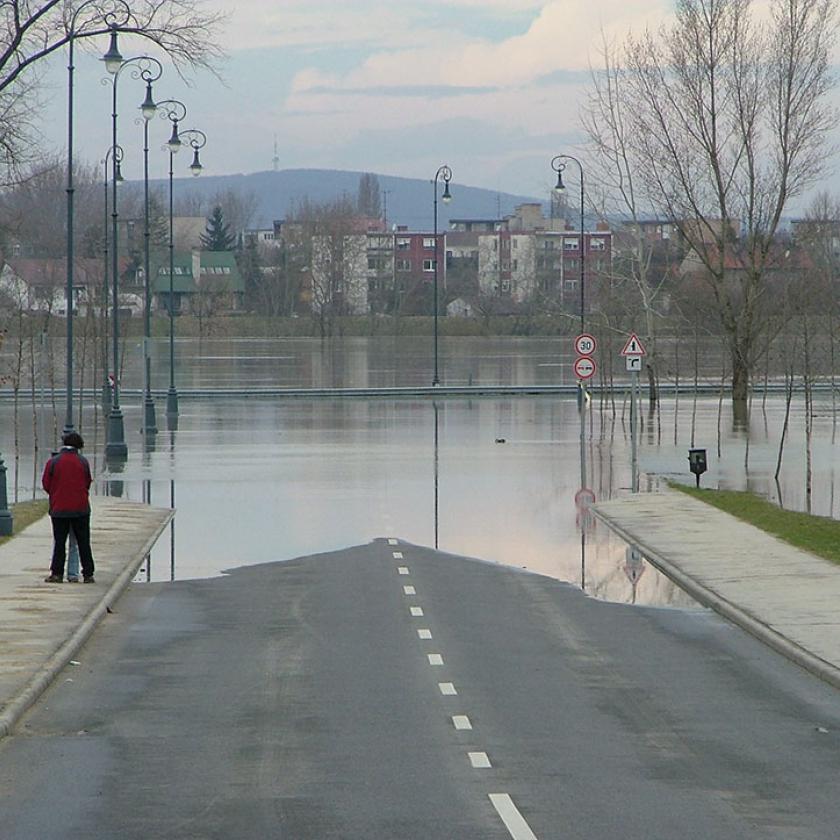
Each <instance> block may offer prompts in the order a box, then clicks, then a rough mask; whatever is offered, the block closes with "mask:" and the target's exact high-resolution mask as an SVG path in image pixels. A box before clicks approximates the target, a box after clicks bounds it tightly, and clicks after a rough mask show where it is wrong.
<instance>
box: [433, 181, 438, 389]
mask: <svg viewBox="0 0 840 840" xmlns="http://www.w3.org/2000/svg"><path fill="white" fill-rule="evenodd" d="M437 179H438V176H437V175H435V186H434V190H435V198H434V219H435V222H434V228H435V231H434V237H435V264H434V267H435V304H434V312H433V315H434V330H435V375H434V377H433V378H432V385H440V377H439V376H438V260H437V255H438V241H437Z"/></svg>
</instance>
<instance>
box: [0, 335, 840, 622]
mask: <svg viewBox="0 0 840 840" xmlns="http://www.w3.org/2000/svg"><path fill="white" fill-rule="evenodd" d="M316 344H317V347H316V348H314V349H312V352H311V355H310V357H309V358H308V362H307V364H306V365H303V366H304V367H307V368H308V369H309V370H310V371H311V370H313V369H314V368H315V367H316V366H317V364H316V363H317V360H319V359H320V360H322V362H323V363H324V364H325V365H326V366H327V368H329V370H327V369H326V368H324V369H322V370H320V372H318V373H317V375H315V374H313V375H312V377H311V378H310V379H309V380H308V381H310V382H311V383H312V384H319V385H324V384H327V385H329V384H343V385H348V386H350V385H352V386H361V385H364V384H376V385H380V384H386V385H387V384H395V383H396V384H405V381H406V378H408V379H412V378H414V377H415V374H416V377H417V378H418V379H419V378H420V365H419V364H417V365H415V368H413V370H414V371H415V372H414V373H413V374H411V376H409V377H406V376H405V375H404V372H403V373H398V372H397V371H398V368H400V364H401V363H400V362H399V360H398V359H397V360H395V359H391V360H390V362H391V364H390V368H389V367H388V362H389V357H388V354H387V353H386V352H384V351H382V352H378V353H372V352H371V351H370V348H367V347H364V346H361V345H359V342H358V340H353V341H351V342H350V345H351V346H350V348H349V350H348V352H347V354H346V355H343V356H342V355H340V354H339V353H338V352H337V350H336V349H335V348H333V349H332V350H330V351H329V352H326V351H324V350H323V347H322V345H320V343H316ZM282 345H283V343H282V342H264V343H261V344H260V345H259V346H260V348H261V351H260V352H259V353H255V352H254V345H253V344H251V343H244V344H235V345H231V344H230V343H229V342H225V343H223V346H218V347H212V346H209V345H208V344H207V342H205V343H204V344H203V346H202V347H201V348H200V349H199V348H198V346H197V345H196V346H192V345H186V344H182V345H181V346H180V347H179V353H180V356H181V364H182V367H183V370H182V376H181V377H180V378H179V383H180V384H181V387H183V388H187V387H190V386H196V385H197V384H199V383H200V384H201V385H202V387H205V386H208V385H210V386H212V385H216V386H217V387H226V386H229V385H231V384H232V383H234V382H235V383H236V384H237V385H238V386H243V385H252V386H257V385H258V383H264V382H266V381H268V380H271V381H272V382H276V381H277V377H278V374H277V371H278V369H280V368H282V367H283V365H285V364H287V363H288V364H291V365H292V368H293V369H294V371H295V372H294V374H293V375H290V376H288V377H285V379H288V384H294V385H296V386H299V385H301V384H305V383H304V382H302V381H301V380H302V379H303V378H304V377H302V375H301V373H300V370H301V366H302V364H303V363H302V362H301V359H300V354H299V352H298V350H299V348H298V350H295V349H294V348H292V350H289V351H288V352H284V350H283V346H282ZM500 347H502V345H500V344H499V342H498V341H496V340H493V341H489V342H488V343H487V345H486V346H485V347H484V350H485V351H486V356H484V357H482V356H481V353H480V342H477V340H469V341H468V342H466V343H465V345H464V352H463V353H462V355H461V356H460V357H457V358H455V359H452V358H450V359H449V360H448V362H449V367H450V369H452V368H456V367H458V365H460V368H459V369H461V370H462V371H464V372H465V376H464V377H463V378H464V379H465V380H466V378H467V376H466V371H467V370H468V369H470V370H474V371H475V375H476V376H482V378H483V381H487V379H488V378H497V379H501V380H502V381H505V380H509V381H510V382H511V384H523V383H527V382H528V381H536V382H540V383H541V384H550V383H551V382H557V381H560V379H559V377H560V374H561V372H562V371H563V370H564V369H565V367H562V366H561V367H557V366H552V364H553V363H552V362H551V361H550V359H551V358H552V349H553V347H554V345H552V344H550V343H546V342H535V343H534V344H533V345H532V346H529V347H526V348H524V349H525V350H526V351H527V352H523V354H522V356H521V357H516V356H515V355H512V354H511V352H510V351H511V350H516V349H519V350H523V346H522V345H521V343H517V344H516V346H515V347H511V346H510V345H508V346H507V351H505V352H501V351H500ZM380 351H381V347H380ZM325 353H326V356H325V355H324V354H325ZM450 355H451V354H450ZM290 359H291V360H292V362H289V360H290ZM324 359H326V361H324ZM479 362H481V364H483V365H484V366H485V367H484V368H482V366H481V364H479ZM517 365H518V367H517ZM487 366H490V367H493V369H494V373H493V376H492V377H491V376H490V374H489V373H488V372H487ZM159 367H160V366H159ZM336 370H341V371H342V373H341V375H337V374H336V373H335V371H336ZM360 370H361V371H362V372H361V373H360V372H359V371H360ZM482 371H483V374H482ZM499 371H501V374H500V373H499ZM511 371H513V372H512V373H511ZM161 372H162V373H165V370H162V371H161ZM508 374H510V375H508ZM529 377H531V379H529ZM280 379H284V377H283V376H280ZM327 380H333V382H332V383H331V382H330V381H327ZM423 384H425V383H423ZM135 403H137V404H135ZM180 408H181V414H180V416H179V422H178V429H177V431H172V432H168V431H165V428H166V421H165V417H164V416H163V411H164V402H163V401H162V400H158V424H159V426H161V427H162V431H161V432H160V433H159V434H158V435H157V436H156V438H155V440H154V442H153V444H151V445H150V446H149V447H148V448H144V443H143V439H142V437H141V435H140V434H139V427H140V422H141V417H140V405H139V401H137V400H134V401H133V402H131V401H127V400H125V399H124V400H123V411H124V413H125V428H126V438H127V442H128V446H129V460H128V462H127V463H126V464H125V465H124V467H123V469H122V471H121V472H119V473H116V472H110V471H109V470H108V467H107V465H106V464H105V463H104V462H103V461H102V455H101V452H102V448H103V440H102V432H101V429H99V427H97V428H96V430H94V427H93V426H92V424H89V428H85V429H83V431H84V433H85V436H86V439H87V442H88V450H87V451H88V455H89V457H90V458H91V461H92V463H93V466H94V469H95V473H96V475H97V477H98V478H99V479H100V482H99V492H103V493H113V494H122V495H123V496H124V497H126V498H129V499H132V500H138V501H150V502H151V503H152V504H154V505H160V506H170V505H174V506H175V507H176V508H177V511H178V513H177V516H176V520H175V524H174V527H173V533H172V534H169V533H168V534H167V535H166V536H164V537H162V538H161V540H160V541H159V543H158V545H157V547H156V549H155V551H154V553H153V555H152V558H151V564H150V568H149V569H148V570H144V572H143V574H142V579H149V580H152V581H163V580H170V579H173V578H177V579H184V578H200V577H208V576H214V575H218V574H220V573H221V572H222V571H223V570H225V569H230V568H233V567H237V566H241V565H253V564H258V563H265V562H270V561H275V560H288V559H292V558H295V557H298V556H304V555H310V554H313V553H317V552H325V551H335V550H338V549H342V548H345V547H348V546H352V545H359V544H365V543H367V542H370V541H371V540H373V539H376V538H379V537H385V536H392V537H398V538H400V539H403V540H406V541H409V542H412V543H415V544H418V545H423V546H431V547H437V548H439V549H440V550H442V551H447V552H452V553H457V554H463V555H467V556H472V557H478V558H482V559H485V560H489V561H492V562H498V563H502V564H506V565H510V566H516V567H520V568H526V569H529V570H532V571H535V572H538V573H540V574H545V575H549V576H551V577H555V578H558V579H560V580H563V581H567V582H569V583H572V584H574V585H577V586H583V587H584V589H585V590H586V592H588V593H589V594H591V595H594V596H597V597H599V598H604V599H607V600H613V601H619V602H626V603H631V602H635V603H644V604H656V605H674V606H687V605H689V604H690V600H689V599H688V598H687V596H685V595H684V594H682V593H681V592H680V591H679V590H678V589H676V588H675V587H674V586H673V585H672V584H671V583H670V582H669V581H668V580H667V579H665V578H663V577H662V576H661V575H659V574H658V573H656V571H655V570H654V569H653V568H651V567H650V566H649V565H648V564H647V563H646V562H645V561H644V560H643V559H640V558H638V557H637V556H636V555H634V554H633V553H632V552H630V551H628V550H627V549H628V547H627V546H626V545H625V544H623V543H622V542H621V541H620V540H618V539H615V538H612V537H611V536H610V535H609V534H608V533H606V531H605V528H604V526H603V525H602V524H599V523H595V522H594V521H593V520H592V518H591V516H590V515H589V514H587V512H586V511H585V510H584V509H583V508H585V504H584V505H581V504H580V503H577V504H576V499H577V500H578V502H579V501H580V496H579V495H578V494H579V491H580V490H581V465H580V439H579V434H580V421H579V415H578V410H577V404H576V400H575V399H574V398H568V397H517V398H511V399H482V400H466V399H443V400H435V401H433V400H431V399H418V400H399V401H393V400H383V399H321V400H301V399H294V400H292V399H283V398H272V399H258V400H257V399H254V400H237V401H234V400H226V399H221V398H217V399H202V400H190V399H182V400H181V406H180ZM815 409H816V417H815V426H814V437H813V443H812V463H813V465H814V466H813V477H812V492H811V494H810V500H811V508H812V511H813V512H814V513H819V514H823V515H836V513H837V506H836V502H835V495H836V494H835V483H836V479H835V475H836V455H835V447H834V445H833V442H832V441H833V437H834V435H835V433H836V423H835V417H834V414H833V412H832V410H831V409H832V406H831V401H830V398H825V399H824V400H823V402H822V403H819V402H818V403H817V405H816V407H815ZM784 411H785V406H784V399H783V397H781V396H777V397H769V398H768V399H767V400H766V402H762V401H759V400H755V401H754V404H753V411H752V421H751V424H750V428H749V430H743V429H737V428H733V423H732V419H731V415H730V411H729V407H728V405H727V403H726V401H724V402H723V404H722V407H721V404H720V401H719V399H718V398H716V397H710V396H705V397H701V398H697V399H694V398H693V397H691V396H685V395H682V396H680V398H679V399H675V398H674V397H670V398H668V399H666V400H664V401H663V403H662V405H661V407H660V410H659V412H658V413H657V414H655V415H652V416H648V415H646V416H644V417H643V424H642V428H641V433H640V439H639V467H640V474H641V490H642V491H644V490H647V489H652V488H654V487H655V486H657V483H658V482H660V481H661V480H663V479H665V478H676V479H678V480H682V481H690V480H693V479H692V477H691V475H690V473H689V472H688V462H687V452H688V448H689V447H691V446H697V447H704V448H706V449H707V451H708V456H709V467H710V469H709V472H708V473H707V474H706V475H705V476H704V477H703V484H704V486H720V487H729V488H749V489H753V490H756V491H757V492H760V493H764V494H766V495H767V496H768V497H770V498H774V499H777V498H778V494H779V491H781V493H782V496H783V501H784V503H785V506H788V507H792V508H798V509H805V507H806V505H807V503H808V496H807V494H806V492H805V468H804V463H805V459H804V448H805V439H804V434H803V426H804V423H803V417H802V407H801V405H798V404H797V403H796V402H794V404H793V406H792V414H791V419H790V429H789V431H788V436H787V441H786V448H785V453H784V458H783V463H782V473H781V476H780V483H779V485H778V487H777V486H776V483H775V481H774V480H773V473H774V471H775V468H776V462H777V458H778V449H779V439H780V435H781V429H782V424H783V421H784ZM0 422H2V426H0V429H2V432H1V433H0V452H2V453H3V457H4V459H5V461H6V464H7V467H8V470H9V473H8V478H7V483H8V487H9V497H10V500H14V498H15V497H17V498H20V499H24V498H28V497H31V495H32V488H33V486H37V479H38V475H37V473H38V465H37V464H36V460H37V462H38V463H39V464H40V463H42V462H43V457H42V456H40V455H39V456H38V457H37V459H35V458H33V453H32V437H31V428H27V426H31V419H30V418H25V419H24V420H23V421H22V422H21V421H20V420H19V441H20V442H19V444H18V447H17V452H18V454H19V457H18V459H17V460H16V459H15V457H14V455H15V445H14V441H15V437H14V433H13V428H14V423H13V422H12V406H11V405H10V404H9V403H8V402H4V403H0ZM39 423H40V424H41V426H42V428H43V427H45V426H46V427H47V428H48V427H49V421H45V420H44V417H43V416H42V417H41V418H40V420H39ZM629 435H630V424H629V405H628V403H627V394H625V393H621V392H618V393H617V394H616V399H615V404H614V406H613V403H612V402H611V401H608V400H604V399H602V398H600V397H599V396H598V395H595V396H594V398H593V400H592V403H591V405H590V411H589V413H588V416H587V429H586V482H587V485H588V489H590V490H591V491H592V493H591V494H587V495H591V496H594V498H595V499H596V500H598V501H601V500H605V499H609V498H614V497H615V496H619V495H622V494H625V493H627V492H629V487H630V474H631V473H630V454H629V453H630V439H629ZM42 436H48V433H47V432H42Z"/></svg>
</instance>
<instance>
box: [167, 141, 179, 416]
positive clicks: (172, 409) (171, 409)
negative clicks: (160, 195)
mask: <svg viewBox="0 0 840 840" xmlns="http://www.w3.org/2000/svg"><path fill="white" fill-rule="evenodd" d="M173 157H174V155H173V153H172V150H171V149H170V150H169V392H168V393H167V395H166V413H167V414H168V415H171V416H175V415H177V414H178V392H177V391H176V390H175V312H174V310H175V287H174V280H173V278H174V275H175V223H174V216H173V210H174V204H173V198H172V176H173Z"/></svg>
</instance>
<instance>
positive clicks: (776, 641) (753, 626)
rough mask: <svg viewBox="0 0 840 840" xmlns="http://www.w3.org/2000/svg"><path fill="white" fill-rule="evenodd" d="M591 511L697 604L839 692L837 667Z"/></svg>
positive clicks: (839, 684) (839, 679)
mask: <svg viewBox="0 0 840 840" xmlns="http://www.w3.org/2000/svg"><path fill="white" fill-rule="evenodd" d="M590 510H591V511H592V513H594V514H595V516H596V517H597V518H598V519H600V520H601V521H602V522H603V523H604V524H605V525H607V527H608V528H610V529H611V530H612V531H613V532H614V533H615V534H617V535H618V536H619V537H621V539H623V540H624V541H625V542H628V543H630V544H631V545H635V546H638V548H639V549H640V550H641V552H642V554H643V555H644V556H645V558H646V559H647V560H648V561H649V562H650V563H651V564H652V565H653V566H655V567H656V568H657V569H659V571H660V572H662V574H664V575H665V576H666V577H668V578H670V579H671V580H672V581H673V582H674V583H675V584H677V586H679V587H680V588H681V589H683V590H685V591H686V592H687V593H688V594H689V595H690V596H691V597H692V598H694V600H695V601H698V602H699V603H700V604H702V605H703V606H704V607H709V608H710V609H712V610H714V611H715V612H716V613H718V614H719V615H722V616H723V617H724V618H725V619H727V620H728V621H730V622H732V624H735V625H737V626H738V627H740V628H741V629H742V630H745V631H746V632H747V633H749V634H750V635H751V636H753V637H754V638H756V639H758V640H759V641H760V642H762V643H763V644H765V645H767V646H768V647H769V648H772V649H773V650H775V651H776V653H780V654H781V655H782V656H784V657H786V658H787V659H789V660H791V662H794V663H795V664H797V665H799V666H800V667H801V668H804V669H805V670H806V671H808V672H809V673H811V674H813V675H814V676H815V677H819V678H820V679H821V680H823V681H824V682H827V683H828V684H829V685H832V686H834V688H840V668H837V667H835V666H834V665H832V664H830V663H829V662H826V661H825V660H824V659H821V658H820V657H819V656H817V655H816V654H813V653H811V652H810V651H808V650H806V649H805V648H803V647H800V646H799V645H798V644H796V643H795V642H792V641H791V640H790V639H788V638H787V636H783V635H782V634H781V633H779V632H778V631H777V630H774V629H773V628H772V627H770V626H768V625H767V624H765V623H764V622H762V621H760V620H759V619H757V618H756V617H755V616H754V615H752V613H749V612H747V610H745V609H743V608H742V607H739V606H737V605H735V604H733V603H732V602H731V601H727V600H726V599H725V598H723V597H721V596H720V595H718V593H717V592H715V591H714V590H713V589H709V588H708V587H707V586H704V585H703V584H702V583H700V582H699V581H697V580H696V579H695V578H693V577H691V576H690V575H688V574H686V573H685V572H684V571H682V569H680V568H678V567H677V566H675V565H674V564H673V563H671V562H669V561H668V560H666V559H665V558H664V557H662V556H661V555H660V554H657V553H656V551H654V550H653V549H652V548H650V547H649V546H647V545H646V544H645V543H644V541H643V540H640V539H638V538H637V537H636V536H634V535H633V534H631V533H629V532H628V531H625V530H624V528H622V527H621V526H620V525H618V524H616V523H615V522H613V521H612V520H611V519H610V518H609V516H607V515H606V514H604V513H602V512H601V511H599V510H597V509H596V507H594V506H593V507H591V508H590Z"/></svg>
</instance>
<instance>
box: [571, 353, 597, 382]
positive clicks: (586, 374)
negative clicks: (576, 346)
mask: <svg viewBox="0 0 840 840" xmlns="http://www.w3.org/2000/svg"><path fill="white" fill-rule="evenodd" d="M594 375H595V359H590V358H589V356H580V357H579V358H577V359H575V376H576V377H577V378H578V379H589V378H591V377H592V376H594Z"/></svg>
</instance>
